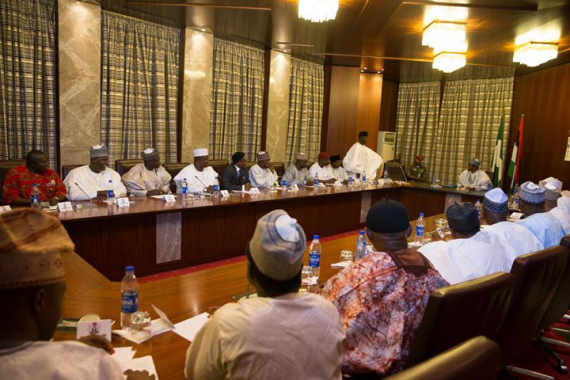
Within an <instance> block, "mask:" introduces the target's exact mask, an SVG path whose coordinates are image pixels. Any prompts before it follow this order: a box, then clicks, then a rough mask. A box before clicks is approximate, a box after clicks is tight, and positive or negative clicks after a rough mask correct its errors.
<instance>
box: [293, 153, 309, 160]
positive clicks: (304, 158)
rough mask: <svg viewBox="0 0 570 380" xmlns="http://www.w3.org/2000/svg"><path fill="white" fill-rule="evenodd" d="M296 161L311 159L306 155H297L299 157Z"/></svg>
mask: <svg viewBox="0 0 570 380" xmlns="http://www.w3.org/2000/svg"><path fill="white" fill-rule="evenodd" d="M295 159H297V160H300V161H306V160H308V159H309V158H308V157H307V155H306V154H305V153H297V155H296V156H295Z"/></svg>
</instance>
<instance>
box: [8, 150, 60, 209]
mask: <svg viewBox="0 0 570 380" xmlns="http://www.w3.org/2000/svg"><path fill="white" fill-rule="evenodd" d="M34 184H37V185H38V189H39V190H40V202H49V203H50V204H51V205H55V204H57V203H58V202H61V201H64V200H65V194H66V190H65V185H64V184H63V182H62V181H61V178H59V176H58V175H57V173H56V172H55V171H54V170H52V169H50V168H48V158H47V156H46V154H45V153H43V152H42V151H39V150H35V149H34V150H31V151H30V152H29V153H28V154H27V155H26V164H25V165H21V166H17V167H15V168H14V169H12V170H10V171H9V172H8V174H6V178H4V188H3V194H4V195H3V197H2V202H3V203H5V204H13V205H29V204H31V199H32V188H33V185H34Z"/></svg>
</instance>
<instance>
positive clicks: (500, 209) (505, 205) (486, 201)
mask: <svg viewBox="0 0 570 380" xmlns="http://www.w3.org/2000/svg"><path fill="white" fill-rule="evenodd" d="M483 207H485V210H488V211H490V212H493V213H495V214H502V213H505V212H508V211H509V198H508V197H507V195H506V194H505V192H504V191H503V190H502V189H500V188H498V187H496V188H494V189H492V190H489V191H487V192H486V193H485V196H484V197H483Z"/></svg>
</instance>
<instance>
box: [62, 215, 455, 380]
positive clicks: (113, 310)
mask: <svg viewBox="0 0 570 380" xmlns="http://www.w3.org/2000/svg"><path fill="white" fill-rule="evenodd" d="M438 218H445V216H444V215H435V216H431V217H428V218H426V231H427V232H433V231H435V220H436V219H438ZM413 224H414V225H415V223H413ZM344 235H347V236H344ZM357 237H358V233H357V232H352V233H349V234H342V235H340V236H338V235H337V236H334V237H332V238H331V239H330V240H329V239H326V238H325V239H324V241H323V244H322V254H321V273H320V279H319V283H320V285H322V284H323V283H324V282H325V281H326V280H328V279H329V278H331V277H332V276H334V275H335V274H337V273H338V272H339V271H340V270H339V269H334V268H332V267H331V264H332V263H336V262H339V261H340V253H341V251H342V250H345V249H349V250H351V251H353V252H354V250H355V247H356V240H357ZM433 237H434V240H437V239H439V236H438V234H437V233H434V234H433ZM413 238H414V237H413V234H412V236H410V241H412V240H413ZM449 238H450V236H446V240H447V239H449ZM65 260H66V271H67V292H66V294H65V298H64V304H63V316H64V318H80V317H82V316H83V315H86V314H97V315H99V316H100V317H101V318H102V319H109V318H110V319H113V320H115V321H116V323H115V325H114V328H118V326H117V324H118V323H119V321H120V308H121V293H120V282H113V281H110V280H108V279H107V278H105V277H104V276H103V275H102V274H101V273H99V272H98V271H97V270H96V269H95V268H93V267H92V266H91V265H89V264H88V263H87V262H86V261H84V260H83V259H82V258H81V257H80V256H78V255H76V254H68V255H67V256H66V257H65ZM229 261H230V262H229V263H225V262H222V263H218V264H216V265H213V267H211V268H208V269H202V270H198V271H190V272H189V273H185V274H180V275H174V276H169V277H167V278H162V279H158V280H151V281H145V280H143V281H142V283H141V284H140V287H139V310H144V311H148V312H149V313H150V314H151V316H152V318H153V319H155V318H158V317H159V316H158V315H157V314H156V312H155V311H154V310H153V309H152V306H151V305H155V306H157V307H158V308H160V309H161V310H163V311H164V312H165V313H166V314H167V315H168V317H169V318H170V319H171V321H172V322H173V323H178V322H181V321H183V320H186V319H188V318H191V317H193V316H196V315H198V314H201V313H203V312H209V313H212V312H213V311H214V310H215V308H217V307H220V306H223V305H224V304H226V303H228V302H233V301H234V300H235V298H234V297H236V296H237V295H240V294H244V293H246V292H247V290H248V285H247V276H246V272H247V266H246V259H245V256H240V257H237V258H234V259H232V260H229ZM308 261H309V254H308V247H307V249H306V250H305V257H304V263H305V265H308ZM251 290H253V288H252V289H251ZM302 290H307V288H306V287H304V288H303V289H302ZM309 290H310V291H316V290H318V286H317V287H311V289H309ZM71 339H75V333H62V332H57V333H56V335H55V340H71ZM112 343H113V345H114V346H116V347H122V346H133V347H135V348H136V354H135V358H137V357H142V356H146V355H151V356H152V358H153V361H154V364H155V366H156V370H157V374H158V377H159V378H160V379H161V380H165V379H183V378H184V365H185V355H186V350H187V349H188V347H189V345H190V342H188V341H187V340H185V339H184V338H182V337H180V336H179V335H177V334H175V333H174V332H172V331H168V332H166V333H163V334H161V335H158V336H154V337H152V338H151V339H149V340H147V341H146V342H143V343H142V344H140V345H136V344H134V343H131V342H129V341H127V340H125V339H123V338H121V337H119V336H117V335H115V334H113V336H112ZM85 360H88V358H85Z"/></svg>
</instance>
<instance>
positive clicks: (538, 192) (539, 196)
mask: <svg viewBox="0 0 570 380" xmlns="http://www.w3.org/2000/svg"><path fill="white" fill-rule="evenodd" d="M519 193H520V198H521V200H522V201H523V202H526V203H532V204H535V205H538V204H541V203H544V199H545V197H544V193H545V190H544V189H543V188H541V187H540V186H538V185H537V184H535V183H533V182H531V181H527V182H525V183H523V184H522V185H521V187H520V192H519Z"/></svg>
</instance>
